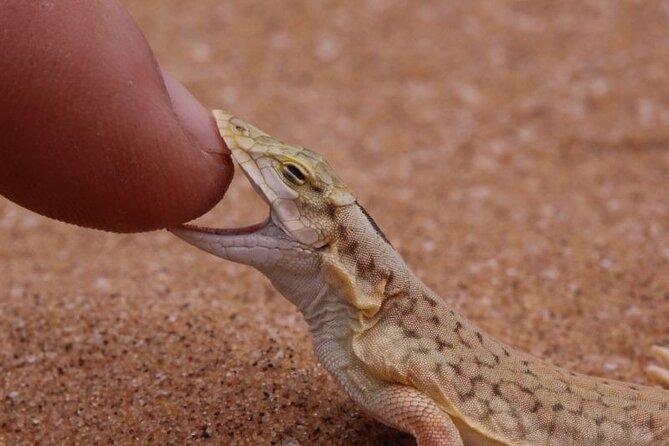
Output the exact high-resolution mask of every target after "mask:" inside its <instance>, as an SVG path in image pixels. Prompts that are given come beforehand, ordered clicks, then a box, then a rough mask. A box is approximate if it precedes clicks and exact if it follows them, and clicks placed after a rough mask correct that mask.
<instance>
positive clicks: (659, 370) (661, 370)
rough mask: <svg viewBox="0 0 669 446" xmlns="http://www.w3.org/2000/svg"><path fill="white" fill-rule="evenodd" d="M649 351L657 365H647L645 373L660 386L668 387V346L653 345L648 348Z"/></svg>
mask: <svg viewBox="0 0 669 446" xmlns="http://www.w3.org/2000/svg"><path fill="white" fill-rule="evenodd" d="M650 353H651V354H652V355H653V357H654V358H655V360H656V361H657V362H658V363H659V365H654V364H653V365H649V366H648V367H647V368H646V373H647V374H648V376H650V377H651V378H653V379H654V380H655V381H656V382H658V383H659V384H660V385H661V386H663V387H666V388H667V389H669V348H667V347H660V346H659V345H655V346H653V347H652V348H651V349H650Z"/></svg>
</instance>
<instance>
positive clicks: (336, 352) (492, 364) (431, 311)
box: [173, 111, 669, 446]
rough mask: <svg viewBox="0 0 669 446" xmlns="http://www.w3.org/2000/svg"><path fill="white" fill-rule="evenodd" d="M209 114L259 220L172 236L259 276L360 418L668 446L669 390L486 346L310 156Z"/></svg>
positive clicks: (436, 437)
mask: <svg viewBox="0 0 669 446" xmlns="http://www.w3.org/2000/svg"><path fill="white" fill-rule="evenodd" d="M214 115H215V117H216V120H217V123H218V127H219V129H220V132H221V135H222V137H223V139H224V140H225V143H226V144H227V146H228V147H229V148H230V149H231V151H232V155H233V157H234V158H235V160H236V161H237V162H238V163H239V165H240V166H241V168H242V170H243V172H244V173H245V174H246V176H247V177H248V179H249V180H250V182H251V184H252V185H253V187H254V188H255V190H256V191H257V192H258V193H259V194H260V195H261V196H262V197H263V198H264V200H265V201H266V202H267V203H268V204H269V206H270V209H271V210H270V217H269V218H268V219H267V220H266V221H264V222H263V223H260V224H257V225H254V226H250V227H247V228H239V229H208V228H200V227H196V226H183V227H181V228H178V229H174V230H173V232H174V233H175V234H176V235H177V236H179V237H181V238H182V239H184V240H186V241H187V242H189V243H191V244H193V245H195V246H197V247H199V248H201V249H203V250H205V251H208V252H210V253H212V254H214V255H216V256H218V257H221V258H224V259H228V260H231V261H234V262H238V263H243V264H246V265H251V266H253V267H255V268H257V269H258V270H260V271H261V272H262V273H263V274H265V275H266V276H267V277H268V278H269V279H270V280H271V282H272V284H273V285H274V286H275V287H276V288H277V289H278V290H279V291H280V292H281V293H282V294H283V295H284V296H285V297H286V298H288V299H289V300H290V301H291V302H292V303H293V304H295V305H296V306H297V307H298V308H299V309H300V311H301V312H302V314H303V315H304V317H305V319H306V321H307V323H308V324H309V327H310V330H311V334H312V335H313V343H314V349H315V352H316V355H317V357H318V359H319V360H320V361H321V363H322V364H323V366H324V367H325V368H326V369H327V370H328V371H329V372H330V373H331V374H332V376H333V377H334V378H335V380H336V381H337V383H338V384H339V385H340V386H341V388H342V389H343V390H344V391H345V392H346V393H347V394H348V395H349V396H350V397H351V398H352V399H353V400H354V401H355V402H356V403H357V404H358V405H359V406H360V407H361V408H362V409H363V410H364V411H365V412H367V413H368V414H370V415H371V416H373V417H374V418H376V419H377V420H379V421H381V422H383V423H385V424H387V425H389V426H392V427H395V428H397V429H400V430H403V431H406V432H409V433H411V434H412V435H414V436H415V437H416V439H417V442H418V444H419V445H420V446H428V445H429V446H434V445H440V446H455V445H463V444H464V445H472V446H473V445H476V446H489V445H495V446H499V445H514V446H516V445H573V446H592V445H608V446H616V445H618V446H641V445H654V446H660V445H669V391H666V390H663V389H660V388H659V387H658V388H654V387H646V386H641V385H636V384H629V383H624V382H618V381H612V380H606V379H600V378H595V377H590V376H586V375H582V374H579V373H575V372H571V371H569V370H565V369H562V368H559V367H556V366H554V365H551V364H549V363H548V362H545V361H543V360H541V359H538V358H536V357H533V356H530V355H529V354H526V353H523V352H521V351H518V350H516V349H514V348H512V347H509V346H508V345H506V344H504V343H502V342H500V341H498V340H497V339H495V338H494V337H492V336H490V335H488V334H486V333H484V332H483V331H481V330H480V329H479V328H477V327H476V326H475V325H474V324H472V323H471V322H469V321H468V320H467V319H465V318H464V317H463V316H461V315H460V314H458V313H457V312H456V311H455V310H454V309H453V308H452V307H451V306H450V305H449V304H448V303H446V302H445V301H444V300H442V299H441V298H440V297H439V296H437V295H436V294H435V293H434V292H433V291H432V290H430V289H429V288H428V287H427V286H426V285H424V284H423V283H422V282H421V281H420V280H419V279H418V278H417V277H416V276H415V275H414V274H413V273H412V272H411V270H410V269H409V267H408V266H407V265H406V264H405V263H404V261H403V260H402V257H401V256H400V254H399V253H398V252H397V251H396V250H395V249H394V248H393V246H392V245H391V244H390V242H389V241H388V240H387V239H386V237H385V236H384V235H383V233H382V232H381V230H380V229H379V228H378V226H377V225H376V224H375V223H374V221H373V220H372V218H371V217H370V216H369V215H368V214H367V212H366V211H365V210H364V209H363V208H362V206H360V204H358V202H357V201H356V199H355V197H354V196H353V194H352V193H351V191H350V190H349V189H348V188H347V187H346V186H345V185H344V183H343V182H342V181H341V180H340V179H339V178H338V177H337V176H336V175H335V173H334V172H333V170H332V168H331V167H330V166H329V165H328V164H327V162H326V161H325V160H324V159H323V158H322V157H321V156H320V155H318V154H317V153H314V152H312V151H311V150H308V149H305V148H302V147H295V146H290V145H287V144H284V143H282V142H280V141H278V140H276V139H275V138H273V137H271V136H269V135H267V134H266V133H264V132H262V131H260V130H259V129H257V128H255V127H253V126H251V125H249V124H247V123H245V122H243V121H241V120H240V119H238V118H236V117H234V116H232V115H230V114H228V113H226V112H223V111H215V112H214ZM654 353H655V356H656V358H657V360H658V364H661V365H656V366H654V367H653V368H651V369H650V370H649V371H650V372H651V373H652V374H653V376H655V377H656V378H657V379H658V380H660V382H662V383H663V384H665V385H669V350H668V349H665V348H659V347H656V348H655V350H654Z"/></svg>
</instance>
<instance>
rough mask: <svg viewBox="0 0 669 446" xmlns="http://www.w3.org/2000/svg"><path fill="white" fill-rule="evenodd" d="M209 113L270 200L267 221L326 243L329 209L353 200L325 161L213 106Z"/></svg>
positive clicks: (301, 238) (307, 240)
mask: <svg viewBox="0 0 669 446" xmlns="http://www.w3.org/2000/svg"><path fill="white" fill-rule="evenodd" d="M214 116H215V117H216V122H217V125H218V128H219V131H220V132H221V136H222V137H223V140H224V141H225V143H226V145H227V146H228V147H229V148H230V150H231V151H232V156H233V157H234V158H235V160H236V161H237V163H238V164H239V166H240V167H241V169H242V171H243V172H244V174H245V175H246V177H247V178H248V179H249V181H250V182H251V184H252V185H253V187H254V189H255V190H256V192H258V193H259V194H260V196H262V198H263V199H264V200H265V201H266V202H267V203H268V204H269V206H270V216H271V219H272V221H273V222H274V223H275V224H276V225H277V226H279V227H280V228H281V229H283V230H284V231H285V232H286V234H288V235H290V236H291V237H292V238H293V239H294V240H296V241H298V242H300V243H302V244H304V245H308V246H312V247H316V248H319V247H321V246H324V245H326V244H327V243H328V239H329V238H330V233H331V232H332V230H333V228H332V226H333V217H332V216H331V214H332V213H333V209H335V208H336V207H338V206H345V205H347V204H351V203H353V202H355V197H354V196H353V194H352V193H351V192H350V191H349V190H348V188H347V187H346V186H345V185H344V183H343V182H342V181H341V180H340V179H339V178H338V177H337V175H336V174H335V173H334V171H333V170H332V168H331V167H330V166H329V164H328V163H327V161H326V160H325V159H324V158H323V157H322V156H321V155H319V154H318V153H315V152H313V151H311V150H309V149H306V148H304V147H298V146H291V145H288V144H285V143H283V142H281V141H278V140H276V139H274V138H273V137H271V136H269V135H268V134H266V133H265V132H263V131H262V130H259V129H257V128H256V127H254V126H252V125H251V124H248V123H246V122H244V121H242V120H241V119H239V118H237V117H235V116H232V115H231V114H229V113H226V112H223V111H221V110H216V111H214Z"/></svg>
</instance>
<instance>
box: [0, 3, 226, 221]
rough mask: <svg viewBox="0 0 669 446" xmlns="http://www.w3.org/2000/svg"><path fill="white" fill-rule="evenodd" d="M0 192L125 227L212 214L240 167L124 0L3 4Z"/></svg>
mask: <svg viewBox="0 0 669 446" xmlns="http://www.w3.org/2000/svg"><path fill="white" fill-rule="evenodd" d="M0 66H1V67H2V69H0V98H2V105H1V106H0V194H2V195H4V196H5V197H7V198H8V199H10V200H12V201H14V202H16V203H17V204H19V205H21V206H23V207H25V208H28V209H31V210H33V211H35V212H38V213H40V214H42V215H45V216H48V217H51V218H55V219H58V220H61V221H65V222H69V223H74V224H77V225H81V226H86V227H91V228H98V229H104V230H109V231H116V232H138V231H148V230H153V229H159V228H164V227H171V226H175V225H178V224H181V223H183V222H186V221H188V220H191V219H193V218H196V217H198V216H199V215H202V214H203V213H205V212H206V211H208V210H209V209H210V208H211V207H213V206H214V204H216V203H217V202H218V201H219V200H220V199H221V198H222V196H223V194H224V193H225V191H226V189H227V187H228V185H229V183H230V180H231V178H232V173H233V168H232V163H231V160H230V157H229V151H228V150H227V148H226V147H225V144H224V143H223V141H222V140H221V139H220V137H219V135H218V132H217V130H216V126H215V123H214V121H213V118H212V117H211V115H210V113H209V111H208V110H207V109H205V107H203V106H202V105H201V104H200V103H199V102H198V101H197V100H196V99H195V98H193V96H191V95H190V93H189V92H188V91H187V90H186V89H185V88H184V87H183V86H182V85H181V84H179V82H177V81H176V80H175V79H174V78H172V77H171V76H170V75H169V74H167V73H165V72H164V71H163V70H161V68H160V67H159V66H158V64H157V63H156V61H155V58H154V56H153V54H152V52H151V49H150V48H149V46H148V44H147V42H146V40H145V38H144V36H143V35H142V33H141V31H140V30H139V28H138V27H137V25H136V24H135V22H134V21H133V19H132V18H131V17H130V15H129V14H128V12H127V11H126V9H125V8H124V7H123V5H122V4H121V3H119V2H118V1H115V0H98V1H87V0H86V1H84V0H58V1H42V2H37V1H19V0H17V1H8V2H2V3H0Z"/></svg>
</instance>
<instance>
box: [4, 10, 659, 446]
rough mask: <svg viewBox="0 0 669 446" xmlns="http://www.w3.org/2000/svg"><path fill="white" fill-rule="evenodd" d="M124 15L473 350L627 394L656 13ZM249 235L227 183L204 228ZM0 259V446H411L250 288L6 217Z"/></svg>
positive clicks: (644, 296)
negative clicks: (324, 165) (337, 184)
mask: <svg viewBox="0 0 669 446" xmlns="http://www.w3.org/2000/svg"><path fill="white" fill-rule="evenodd" d="M126 3H127V6H128V7H129V9H130V11H131V13H132V14H133V16H134V17H135V18H136V19H137V21H138V22H139V24H140V26H141V28H142V29H143V30H144V32H145V33H146V35H147V37H148V40H149V41H150V43H151V45H152V46H153V48H154V49H155V51H156V53H157V55H158V58H159V60H160V61H161V62H162V63H163V64H164V65H165V66H166V67H167V68H168V69H170V70H171V71H172V73H173V74H174V75H175V76H176V77H177V78H179V79H180V80H182V81H183V82H184V83H185V84H186V85H187V86H188V87H189V88H190V89H191V90H192V91H193V92H194V93H195V95H196V96H198V97H199V98H200V99H201V100H202V101H203V102H204V103H205V104H206V105H208V106H211V107H224V108H227V109H229V110H232V111H234V112H235V113H237V114H239V115H240V116H241V117H243V118H244V119H246V120H249V121H250V122H253V123H255V124H257V125H258V126H259V127H260V128H262V129H264V130H266V131H268V132H270V133H272V134H275V135H276V136H279V137H281V138H282V139H284V140H286V141H289V142H295V143H300V144H304V145H307V146H310V147H312V148H315V149H317V150H319V151H321V152H323V153H324V154H326V155H327V156H328V158H329V159H330V161H331V163H332V164H333V165H334V166H335V167H336V168H337V170H338V172H339V173H340V175H341V176H342V177H343V178H344V179H345V180H346V181H348V182H349V184H350V185H351V186H352V187H353V189H354V190H355V191H357V194H358V196H359V198H360V201H361V202H362V203H363V205H365V206H366V208H367V209H368V210H369V212H370V213H371V214H372V215H374V216H375V218H376V220H377V222H378V223H379V224H380V225H381V227H383V228H384V230H385V232H386V234H387V235H388V237H389V238H390V239H391V240H392V241H393V243H394V244H395V246H396V247H398V248H399V250H400V251H401V252H402V253H403V254H404V256H405V258H406V260H407V261H408V263H409V264H410V265H412V266H413V268H414V269H415V271H417V273H418V274H419V275H420V277H422V278H424V280H425V281H426V282H427V283H428V284H430V285H431V286H433V287H434V288H436V289H437V290H438V291H439V292H440V293H441V294H442V295H443V296H444V297H445V298H447V299H448V300H449V301H450V302H451V303H452V304H453V305H454V306H455V307H457V308H458V309H459V310H461V311H462V312H464V313H465V314H466V315H467V316H469V317H470V318H471V319H473V320H474V321H476V322H477V323H478V324H480V325H481V326H482V327H483V328H484V329H486V330H488V331H490V332H491V333H493V334H495V335H497V336H498V337H500V338H502V339H504V340H506V341H508V342H510V343H512V344H514V345H516V346H518V347H521V348H523V349H525V350H528V351H530V352H532V353H534V354H537V355H541V356H543V357H547V358H550V359H551V360H553V361H554V362H556V363H558V364H560V365H564V366H568V367H572V368H574V369H576V370H579V371H581V372H587V373H592V374H596V375H600V376H606V377H611V378H621V379H626V380H634V381H637V382H645V378H644V375H643V367H644V365H645V364H646V363H647V361H648V360H649V358H648V355H647V348H648V347H649V346H650V345H651V344H652V343H654V342H659V341H666V340H667V338H669V193H668V192H669V184H668V181H669V2H668V1H653V0H645V1H612V0H599V1H584V0H575V1H560V2H556V1H548V0H545V1H537V0H531V1H509V2H498V1H477V2H469V1H466V0H460V1H436V0H435V1H421V2H414V3H411V4H409V2H400V1H394V0H368V1H282V2H259V1H245V2H244V1H213V0H206V1H205V0H198V1H195V2H190V1H177V0H172V1H164V0H163V1H159V0H153V1H148V0H133V1H127V2H126ZM266 214H267V209H266V208H265V206H264V205H263V204H262V203H261V201H260V199H258V198H257V197H255V196H254V194H253V192H252V191H251V189H250V187H248V185H247V184H246V181H245V180H244V179H243V177H241V176H240V178H236V179H235V180H234V181H233V184H232V186H231V188H230V191H229V193H228V195H227V196H226V198H225V200H224V201H223V202H222V203H221V204H220V205H219V206H218V207H217V208H216V209H215V210H214V211H213V212H212V213H210V214H208V215H207V216H206V217H204V218H203V219H202V221H203V222H204V223H205V224H209V225H214V226H221V227H229V226H237V225H240V224H243V223H253V222H256V221H259V220H260V219H262V218H264V217H265V216H266ZM0 256H1V261H0V444H7V445H31V444H43V445H51V444H82V445H94V444H159V445H167V444H174V445H181V444H276V445H285V446H296V445H328V444H351V445H378V444H413V440H411V439H409V438H408V437H407V436H405V435H401V434H399V433H397V432H395V431H393V430H392V429H389V428H386V427H384V426H382V425H380V424H378V423H377V422H375V421H373V420H371V419H370V418H368V417H367V416H365V415H363V414H361V413H360V412H359V411H358V410H357V409H356V408H355V407H354V405H353V404H352V403H351V402H350V401H348V399H347V398H346V397H344V396H343V394H342V393H340V392H339V391H338V390H337V388H336V387H335V385H334V383H333V381H332V380H331V379H330V378H329V377H328V376H327V374H326V373H325V372H324V370H323V369H322V368H321V367H320V366H319V365H318V364H317V363H316V361H315V358H314V356H313V354H312V352H311V344H310V338H309V335H308V333H307V331H306V325H305V324H304V323H303V321H302V320H301V318H300V316H299V315H298V314H297V313H296V311H295V310H294V309H293V308H292V307H291V306H290V305H289V304H288V303H287V302H286V301H284V300H283V298H281V297H280V296H279V295H278V294H277V293H276V292H275V291H274V290H273V289H272V287H271V286H270V285H269V283H268V282H267V281H266V280H265V279H264V278H263V277H262V276H261V275H260V274H259V273H257V272H255V271H253V270H251V269H250V268H245V267H242V266H237V265H233V264H231V263H225V262H223V261H221V260H217V259H216V258H214V257H212V256H209V255H207V254H204V253H202V252H199V251H197V250H196V249H194V248H192V247H190V246H187V245H186V244H184V243H183V242H181V241H179V240H177V239H176V238H173V237H172V236H170V235H169V234H168V233H166V232H156V233H150V234H139V235H115V234H107V233H102V232H96V231H91V230H85V229H80V228H76V227H73V226H68V225H65V224H62V223H58V222H55V221H49V220H47V219H45V218H42V217H39V216H37V215H34V214H32V213H30V212H28V211H25V210H23V209H20V208H19V207H17V206H15V205H13V204H11V203H9V202H7V201H4V200H1V199H0ZM3 441H4V443H3Z"/></svg>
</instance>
